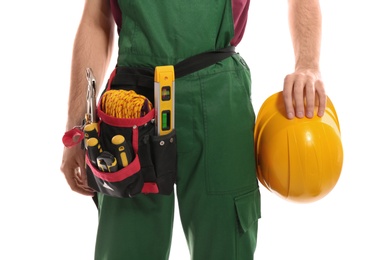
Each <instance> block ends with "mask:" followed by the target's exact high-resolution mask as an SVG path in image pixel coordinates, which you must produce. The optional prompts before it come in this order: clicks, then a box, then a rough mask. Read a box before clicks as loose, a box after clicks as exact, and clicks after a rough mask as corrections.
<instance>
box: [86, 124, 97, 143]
mask: <svg viewBox="0 0 385 260" xmlns="http://www.w3.org/2000/svg"><path fill="white" fill-rule="evenodd" d="M83 132H84V142H85V147H86V148H87V140H88V139H90V138H92V137H95V138H97V137H98V128H97V123H90V124H86V125H85V126H84V128H83Z"/></svg>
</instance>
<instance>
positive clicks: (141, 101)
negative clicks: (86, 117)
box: [101, 89, 153, 118]
mask: <svg viewBox="0 0 385 260" xmlns="http://www.w3.org/2000/svg"><path fill="white" fill-rule="evenodd" d="M152 108H153V106H152V103H151V102H150V101H149V100H148V99H147V98H146V97H145V96H143V95H139V94H137V93H136V92H135V91H133V90H122V89H119V90H115V89H111V90H108V91H106V92H105V93H104V94H103V95H102V100H101V109H102V110H103V111H104V113H106V114H107V115H110V116H113V117H117V118H139V117H141V116H144V115H145V114H147V113H148V112H149V111H150V110H151V109H152Z"/></svg>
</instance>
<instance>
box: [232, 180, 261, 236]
mask: <svg viewBox="0 0 385 260" xmlns="http://www.w3.org/2000/svg"><path fill="white" fill-rule="evenodd" d="M235 207H236V210H237V215H238V220H239V224H240V228H241V230H242V231H243V232H244V233H245V232H246V231H247V230H248V229H249V228H250V227H251V226H252V225H253V224H254V223H255V222H256V221H258V219H259V218H260V217H261V195H260V192H259V188H257V189H255V190H254V191H252V192H249V193H246V194H243V195H241V196H238V197H236V198H235Z"/></svg>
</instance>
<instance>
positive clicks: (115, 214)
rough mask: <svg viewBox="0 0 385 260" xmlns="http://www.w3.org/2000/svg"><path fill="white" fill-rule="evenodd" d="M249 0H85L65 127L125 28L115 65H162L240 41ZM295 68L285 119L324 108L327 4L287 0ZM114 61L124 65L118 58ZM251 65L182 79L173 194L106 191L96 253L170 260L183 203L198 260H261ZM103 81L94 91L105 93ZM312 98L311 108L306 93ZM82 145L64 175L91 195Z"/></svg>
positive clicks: (71, 152) (225, 63)
mask: <svg viewBox="0 0 385 260" xmlns="http://www.w3.org/2000/svg"><path fill="white" fill-rule="evenodd" d="M249 2H250V0H194V1H191V0H168V1H149V2H147V1H143V0H141V1H138V0H131V1H117V0H110V1H102V0H93V1H90V0H86V1H85V5H84V11H83V15H82V18H81V21H80V24H79V27H78V31H77V34H76V38H75V41H74V46H73V56H72V69H71V82H70V91H69V102H68V118H67V123H66V128H67V130H69V129H72V128H73V127H74V126H77V125H80V124H81V122H82V119H83V118H84V114H85V109H86V104H85V100H86V98H85V97H86V89H85V87H84V86H85V85H87V82H86V79H85V76H84V70H85V68H87V67H91V68H92V69H93V72H94V75H95V77H96V82H103V80H104V77H105V75H106V73H107V71H106V70H107V69H108V67H109V65H110V59H111V56H112V52H113V43H114V34H115V30H117V32H118V35H119V41H118V42H119V43H118V45H119V46H118V48H119V52H118V59H117V61H116V65H117V67H132V68H137V67H140V68H150V69H151V68H154V67H155V66H158V65H169V64H176V63H178V62H180V61H182V60H184V59H186V58H189V57H191V56H194V55H196V54H199V53H203V52H208V51H215V50H219V49H222V48H224V47H228V46H230V45H231V46H237V45H238V43H239V42H240V41H241V39H242V36H243V32H244V30H245V26H246V21H247V15H248V8H249ZM288 7H289V25H290V31H291V35H292V39H293V46H294V53H295V61H296V64H295V70H294V72H293V73H292V74H290V75H288V76H287V77H286V78H285V80H284V87H283V92H284V97H285V98H284V102H285V107H286V112H287V117H288V118H294V117H295V116H297V117H303V116H307V117H310V118H311V117H313V116H315V115H313V108H314V104H315V100H316V99H318V100H319V110H318V116H322V115H323V111H324V109H325V101H326V94H325V90H324V86H323V84H322V80H321V78H320V72H319V55H320V40H321V12H320V6H319V2H318V0H288ZM114 62H115V61H114ZM250 78H251V76H250V71H249V68H248V66H247V64H246V62H245V61H244V59H243V58H242V57H241V55H240V54H239V53H234V54H233V55H232V56H231V57H229V58H226V59H224V60H222V61H220V62H217V63H216V64H213V65H211V66H208V67H206V68H203V69H201V70H198V71H196V72H193V73H190V74H188V75H186V76H183V77H181V78H177V79H176V82H175V127H176V133H177V139H178V144H177V151H178V172H177V180H176V185H175V187H176V194H175V195H176V196H174V194H172V195H158V194H147V195H144V194H140V195H138V196H135V197H134V198H115V197H111V196H108V195H104V194H101V193H98V194H97V198H98V214H99V224H98V231H97V239H96V246H95V259H96V260H107V259H108V260H122V259H130V260H157V259H159V260H164V259H168V256H169V252H170V245H171V236H172V227H173V218H174V203H175V197H177V199H178V200H177V201H178V203H179V204H178V205H179V215H180V218H181V222H182V226H183V230H184V233H185V236H186V240H187V243H188V247H189V250H190V255H191V259H194V260H207V259H209V260H226V259H228V260H247V259H253V258H254V257H253V255H254V252H255V250H256V243H257V231H258V219H259V218H260V216H261V215H260V214H261V213H260V193H259V186H258V181H257V179H256V169H255V154H254V140H253V129H254V124H255V113H254V109H253V106H252V103H251V98H250V94H251V80H250ZM100 88H101V86H100V85H98V86H97V93H99V91H100ZM305 99H306V106H305V105H304V100H305ZM84 160H85V159H84V150H83V149H82V148H81V146H80V145H77V146H75V147H72V148H64V153H63V160H62V165H61V171H62V172H63V173H64V176H65V178H66V180H67V182H68V185H69V186H70V187H71V189H72V190H73V191H75V192H78V193H80V194H83V195H86V196H94V195H95V191H94V190H92V189H91V188H89V187H88V185H87V178H86V174H85V169H84Z"/></svg>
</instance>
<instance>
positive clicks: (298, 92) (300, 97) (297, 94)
mask: <svg viewBox="0 0 385 260" xmlns="http://www.w3.org/2000/svg"><path fill="white" fill-rule="evenodd" d="M305 83H306V81H304V80H303V78H302V77H298V78H297V79H296V81H295V82H294V89H293V94H294V107H295V115H296V117H298V118H303V116H304V114H305V112H304V111H305V108H304V98H305V93H304V89H305Z"/></svg>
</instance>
